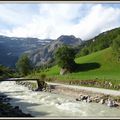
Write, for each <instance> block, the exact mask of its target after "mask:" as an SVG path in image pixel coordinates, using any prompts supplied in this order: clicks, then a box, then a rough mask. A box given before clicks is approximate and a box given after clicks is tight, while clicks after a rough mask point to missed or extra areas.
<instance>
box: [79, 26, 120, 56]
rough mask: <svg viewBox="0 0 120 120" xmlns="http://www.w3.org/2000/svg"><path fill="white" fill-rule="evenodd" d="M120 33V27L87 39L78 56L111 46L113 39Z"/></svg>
mask: <svg viewBox="0 0 120 120" xmlns="http://www.w3.org/2000/svg"><path fill="white" fill-rule="evenodd" d="M118 35H120V27H119V28H115V29H112V30H109V31H106V32H103V33H101V34H99V35H97V36H95V37H94V38H92V39H90V40H86V41H85V42H84V44H83V45H82V46H80V47H79V48H80V50H79V53H78V55H77V56H83V55H87V54H90V53H93V52H96V51H99V50H103V49H105V48H108V47H110V46H111V44H112V42H113V40H114V39H115V38H116V37H117V36H118Z"/></svg>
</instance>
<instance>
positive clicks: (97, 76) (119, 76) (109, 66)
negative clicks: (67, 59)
mask: <svg viewBox="0 0 120 120" xmlns="http://www.w3.org/2000/svg"><path fill="white" fill-rule="evenodd" d="M75 62H76V63H77V64H78V65H80V64H83V65H84V66H85V65H86V64H91V68H89V69H85V70H84V71H82V70H80V71H78V72H74V73H69V74H66V75H59V71H60V68H59V67H58V66H57V65H56V66H53V67H51V68H49V69H46V70H45V71H43V72H41V73H34V75H33V74H31V75H30V76H31V77H33V76H40V74H43V73H44V74H46V76H47V77H50V78H55V79H57V80H58V81H60V82H69V81H71V80H72V81H75V80H78V81H80V80H99V81H109V82H112V83H113V84H115V85H117V84H119V85H120V62H118V61H117V60H116V59H115V57H114V56H113V54H112V49H111V48H107V49H104V50H101V51H98V52H95V53H92V54H90V55H87V56H83V57H80V58H77V59H75ZM95 63H97V64H99V65H100V67H98V68H97V67H96V68H94V69H93V68H92V65H94V64H95Z"/></svg>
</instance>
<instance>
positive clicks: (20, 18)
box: [0, 3, 120, 40]
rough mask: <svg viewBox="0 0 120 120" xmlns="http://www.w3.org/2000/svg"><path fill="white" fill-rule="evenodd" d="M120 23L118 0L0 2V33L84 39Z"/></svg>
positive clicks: (118, 25)
mask: <svg viewBox="0 0 120 120" xmlns="http://www.w3.org/2000/svg"><path fill="white" fill-rule="evenodd" d="M116 27H120V4H113V3H112V4H85V3H84V4H78V3H77V4H70V3H69V4H66V3H58V4H45V3H44V4H43V3H41V4H38V3H37V4H0V35H6V36H14V37H37V38H40V39H44V38H51V39H56V38H58V37H59V36H60V35H75V36H76V37H79V38H81V39H83V40H86V39H89V38H92V37H94V36H96V35H98V34H99V33H101V32H103V31H106V30H109V29H113V28H116Z"/></svg>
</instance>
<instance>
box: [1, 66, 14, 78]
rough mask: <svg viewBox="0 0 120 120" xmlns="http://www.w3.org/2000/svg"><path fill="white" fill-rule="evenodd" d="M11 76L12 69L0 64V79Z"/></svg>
mask: <svg viewBox="0 0 120 120" xmlns="http://www.w3.org/2000/svg"><path fill="white" fill-rule="evenodd" d="M8 77H12V70H11V69H10V68H9V67H5V66H3V65H0V79H3V78H8Z"/></svg>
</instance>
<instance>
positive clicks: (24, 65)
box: [16, 54, 32, 76]
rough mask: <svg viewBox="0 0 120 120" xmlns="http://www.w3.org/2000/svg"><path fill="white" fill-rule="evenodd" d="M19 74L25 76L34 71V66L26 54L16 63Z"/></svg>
mask: <svg viewBox="0 0 120 120" xmlns="http://www.w3.org/2000/svg"><path fill="white" fill-rule="evenodd" d="M16 68H17V70H18V72H19V73H20V74H21V75H22V76H25V75H27V74H28V73H30V71H31V70H32V64H31V62H30V60H29V58H28V57H27V55H26V54H23V55H22V56H21V57H20V58H19V59H18V61H17V63H16Z"/></svg>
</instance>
